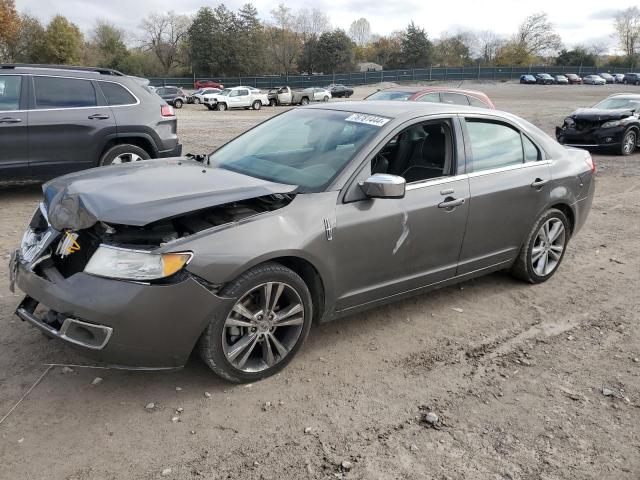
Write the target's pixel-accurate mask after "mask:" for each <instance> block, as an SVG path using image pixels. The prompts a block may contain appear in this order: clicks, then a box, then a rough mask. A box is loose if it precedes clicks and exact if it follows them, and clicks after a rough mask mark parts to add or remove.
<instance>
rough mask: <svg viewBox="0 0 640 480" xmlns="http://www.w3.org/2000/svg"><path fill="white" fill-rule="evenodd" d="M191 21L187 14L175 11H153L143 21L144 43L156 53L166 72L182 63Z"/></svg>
mask: <svg viewBox="0 0 640 480" xmlns="http://www.w3.org/2000/svg"><path fill="white" fill-rule="evenodd" d="M190 23H191V21H190V20H189V17H188V16H187V15H178V14H176V13H174V12H167V13H152V14H151V15H149V16H148V17H147V18H146V19H144V20H143V21H142V24H141V26H140V27H141V29H142V31H143V32H144V35H143V38H142V41H143V44H144V46H145V48H146V49H147V50H149V51H151V52H153V53H154V54H155V55H156V57H157V58H158V61H159V62H160V63H161V64H162V68H163V70H164V71H165V73H169V71H171V69H172V68H174V67H176V66H178V65H179V64H180V54H181V50H182V46H183V45H182V44H183V42H184V40H186V38H187V32H188V30H189V25H190Z"/></svg>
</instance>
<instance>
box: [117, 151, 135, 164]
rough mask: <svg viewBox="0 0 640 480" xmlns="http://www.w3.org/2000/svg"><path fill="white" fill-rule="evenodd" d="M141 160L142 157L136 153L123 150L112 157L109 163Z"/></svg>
mask: <svg viewBox="0 0 640 480" xmlns="http://www.w3.org/2000/svg"><path fill="white" fill-rule="evenodd" d="M140 160H142V157H141V156H140V155H138V154H136V153H130V152H125V153H121V154H120V155H118V156H117V157H116V158H114V159H113V162H111V165H120V164H123V163H132V162H138V161H140Z"/></svg>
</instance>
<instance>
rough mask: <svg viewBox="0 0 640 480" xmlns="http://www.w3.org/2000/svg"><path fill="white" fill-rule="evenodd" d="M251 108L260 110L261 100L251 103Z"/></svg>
mask: <svg viewBox="0 0 640 480" xmlns="http://www.w3.org/2000/svg"><path fill="white" fill-rule="evenodd" d="M251 108H253V109H254V110H260V109H261V108H262V102H261V101H260V100H256V101H255V102H253V104H252V105H251Z"/></svg>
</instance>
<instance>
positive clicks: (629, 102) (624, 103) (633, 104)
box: [593, 98, 640, 110]
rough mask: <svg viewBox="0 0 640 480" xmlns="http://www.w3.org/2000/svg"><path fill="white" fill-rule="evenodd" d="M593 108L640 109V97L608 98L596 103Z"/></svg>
mask: <svg viewBox="0 0 640 480" xmlns="http://www.w3.org/2000/svg"><path fill="white" fill-rule="evenodd" d="M593 108H601V109H602V110H638V109H640V98H639V99H635V98H633V99H632V98H606V99H604V100H603V101H601V102H600V103H596V104H595V105H594V106H593Z"/></svg>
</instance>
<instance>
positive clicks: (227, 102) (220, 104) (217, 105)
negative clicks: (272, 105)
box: [202, 87, 269, 110]
mask: <svg viewBox="0 0 640 480" xmlns="http://www.w3.org/2000/svg"><path fill="white" fill-rule="evenodd" d="M202 103H203V104H204V105H205V106H206V107H207V108H208V109H209V110H226V109H227V108H246V109H249V108H253V109H254V110H260V109H261V108H262V107H263V106H265V105H269V98H268V97H267V94H266V93H262V92H261V91H260V90H258V89H257V88H252V87H233V88H225V89H224V90H222V91H220V92H218V93H212V94H207V95H203V97H202Z"/></svg>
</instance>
